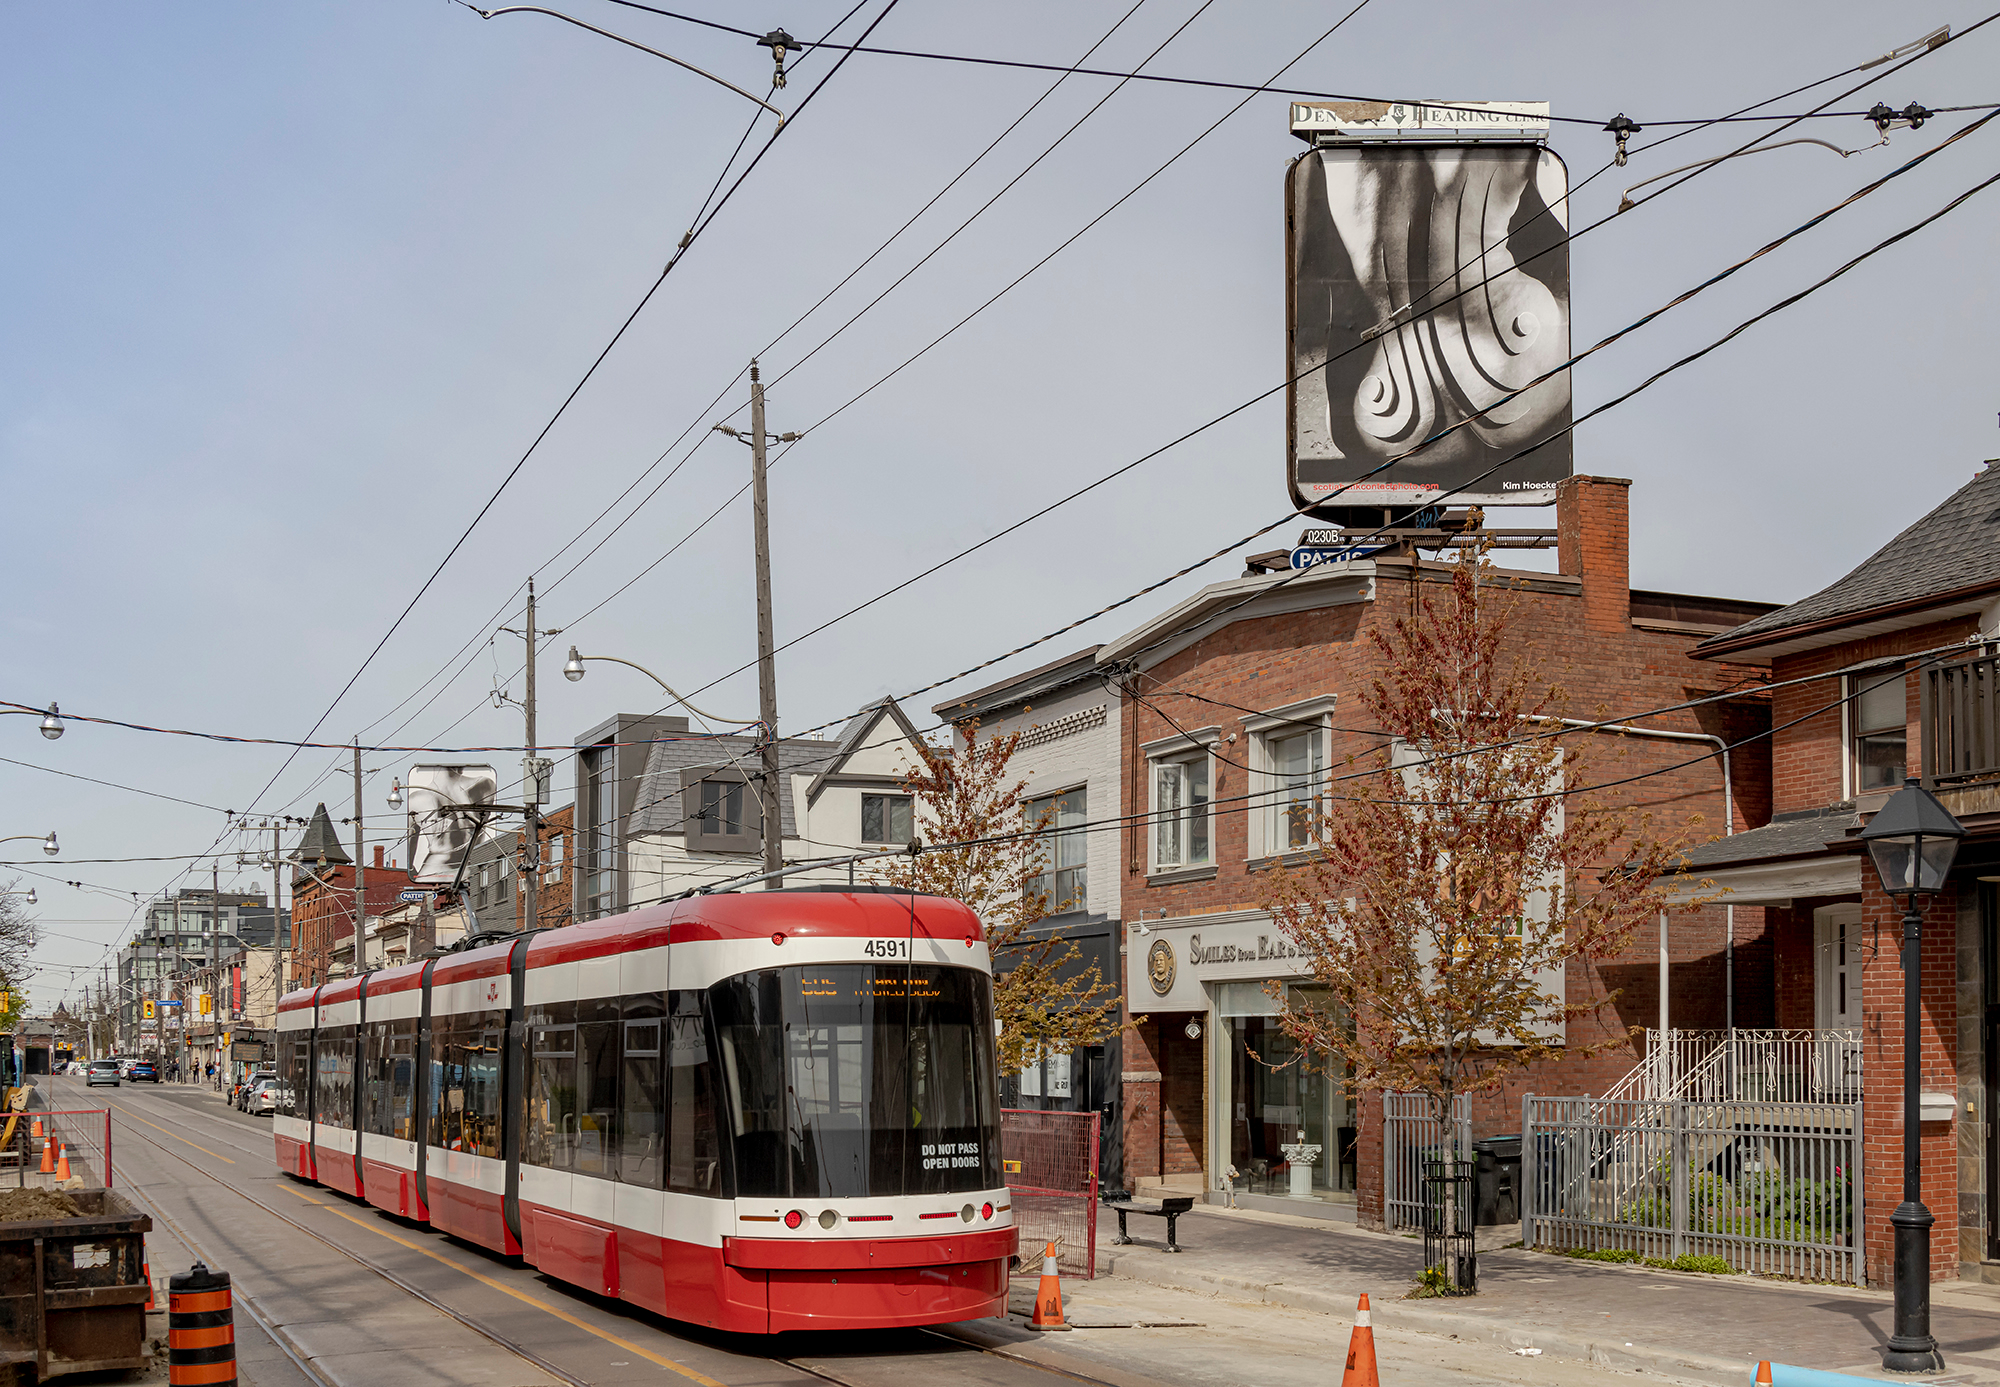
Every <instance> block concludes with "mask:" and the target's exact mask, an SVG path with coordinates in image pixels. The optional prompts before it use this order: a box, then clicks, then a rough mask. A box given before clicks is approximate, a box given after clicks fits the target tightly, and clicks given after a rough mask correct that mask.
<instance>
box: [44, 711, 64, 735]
mask: <svg viewBox="0 0 2000 1387" xmlns="http://www.w3.org/2000/svg"><path fill="white" fill-rule="evenodd" d="M62 734H63V720H62V713H61V711H60V710H59V709H57V707H56V705H55V704H53V703H51V704H49V711H48V712H46V713H44V714H43V715H42V735H43V736H44V737H47V738H48V739H49V740H50V741H52V742H53V741H54V740H55V739H56V738H58V737H60V736H62Z"/></svg>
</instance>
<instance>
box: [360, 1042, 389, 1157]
mask: <svg viewBox="0 0 2000 1387" xmlns="http://www.w3.org/2000/svg"><path fill="white" fill-rule="evenodd" d="M361 1034H362V1038H363V1044H364V1049H363V1051H362V1056H361V1080H362V1088H361V1130H362V1131H364V1132H373V1133H374V1134H375V1135H377V1136H387V1135H388V1134H389V1107H390V1104H389V1050H390V1042H389V1023H388V1022H387V1021H370V1022H369V1023H368V1024H367V1025H365V1026H363V1027H362V1028H361Z"/></svg>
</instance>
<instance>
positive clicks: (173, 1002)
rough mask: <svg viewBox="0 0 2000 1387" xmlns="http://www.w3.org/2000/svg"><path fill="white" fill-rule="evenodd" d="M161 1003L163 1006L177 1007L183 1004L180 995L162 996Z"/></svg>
mask: <svg viewBox="0 0 2000 1387" xmlns="http://www.w3.org/2000/svg"><path fill="white" fill-rule="evenodd" d="M159 1004H160V1005H161V1006H163V1007H177V1006H179V1005H181V999H180V998H178V997H162V998H160V1002H159Z"/></svg>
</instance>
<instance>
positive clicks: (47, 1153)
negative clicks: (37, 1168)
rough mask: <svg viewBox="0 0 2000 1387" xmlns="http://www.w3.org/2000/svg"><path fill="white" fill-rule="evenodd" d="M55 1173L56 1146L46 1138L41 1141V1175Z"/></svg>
mask: <svg viewBox="0 0 2000 1387" xmlns="http://www.w3.org/2000/svg"><path fill="white" fill-rule="evenodd" d="M55 1173H56V1144H55V1143H54V1142H52V1141H49V1140H47V1139H46V1138H44V1139H43V1141H42V1174H44V1175H53V1174H55Z"/></svg>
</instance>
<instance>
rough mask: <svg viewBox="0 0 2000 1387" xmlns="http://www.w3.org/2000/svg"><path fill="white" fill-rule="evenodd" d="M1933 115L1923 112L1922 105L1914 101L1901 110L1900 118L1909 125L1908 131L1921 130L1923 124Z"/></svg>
mask: <svg viewBox="0 0 2000 1387" xmlns="http://www.w3.org/2000/svg"><path fill="white" fill-rule="evenodd" d="M1933 114H1934V113H1933V112H1931V111H1927V110H1925V109H1924V107H1923V106H1922V105H1920V104H1919V103H1917V102H1915V101H1912V102H1911V103H1910V104H1909V105H1907V106H1905V107H1904V108H1903V110H1902V118H1903V119H1904V120H1907V121H1908V122H1909V123H1910V129H1912V130H1921V129H1923V128H1924V122H1925V121H1927V120H1929V119H1930V118H1931V116H1932V115H1933Z"/></svg>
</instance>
